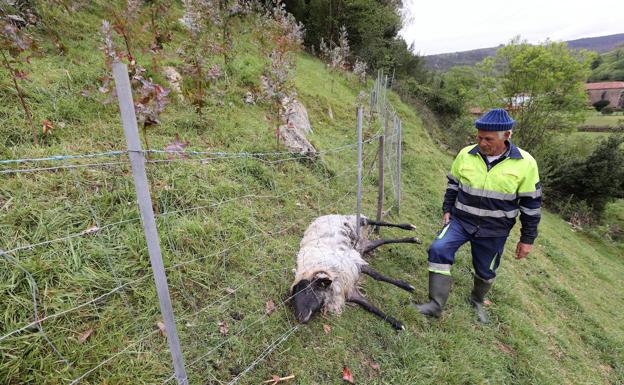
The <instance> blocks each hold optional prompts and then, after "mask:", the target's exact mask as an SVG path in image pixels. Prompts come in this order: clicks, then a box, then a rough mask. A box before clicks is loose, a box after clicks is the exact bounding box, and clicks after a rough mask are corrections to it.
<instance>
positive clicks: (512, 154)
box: [468, 140, 522, 159]
mask: <svg viewBox="0 0 624 385" xmlns="http://www.w3.org/2000/svg"><path fill="white" fill-rule="evenodd" d="M505 144H506V145H507V151H506V152H505V154H504V156H506V157H508V158H511V159H522V154H521V153H520V150H519V149H518V147H516V146H515V145H514V144H513V143H511V141H509V140H506V141H505ZM468 153H469V154H470V155H477V154H479V145H478V144H476V145H475V146H474V147H473V148H472V149H471V150H470V151H468Z"/></svg>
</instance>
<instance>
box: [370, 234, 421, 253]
mask: <svg viewBox="0 0 624 385" xmlns="http://www.w3.org/2000/svg"><path fill="white" fill-rule="evenodd" d="M388 243H422V242H420V239H418V238H416V237H409V238H399V239H374V240H372V241H370V240H367V241H365V243H364V248H363V250H362V253H363V254H366V253H368V252H370V251H373V250H375V249H376V248H378V247H379V246H382V245H387V244H388Z"/></svg>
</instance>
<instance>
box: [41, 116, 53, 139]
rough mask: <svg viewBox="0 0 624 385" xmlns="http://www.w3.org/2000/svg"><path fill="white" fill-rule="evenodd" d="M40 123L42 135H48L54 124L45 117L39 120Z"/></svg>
mask: <svg viewBox="0 0 624 385" xmlns="http://www.w3.org/2000/svg"><path fill="white" fill-rule="evenodd" d="M41 125H42V126H43V128H42V130H41V131H42V132H43V135H44V136H45V135H48V134H49V133H51V132H52V130H53V129H54V125H53V124H52V122H50V121H49V120H46V119H44V120H43V121H42V122H41Z"/></svg>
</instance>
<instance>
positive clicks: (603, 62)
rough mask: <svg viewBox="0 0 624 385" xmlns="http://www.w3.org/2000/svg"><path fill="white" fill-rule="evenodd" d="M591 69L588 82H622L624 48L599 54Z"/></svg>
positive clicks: (623, 77)
mask: <svg viewBox="0 0 624 385" xmlns="http://www.w3.org/2000/svg"><path fill="white" fill-rule="evenodd" d="M591 69H592V73H591V75H590V76H589V81H590V82H604V81H617V80H619V81H624V47H622V48H618V49H614V50H613V51H610V52H607V53H603V54H601V55H600V56H599V57H598V58H597V59H596V60H594V62H593V63H592V65H591Z"/></svg>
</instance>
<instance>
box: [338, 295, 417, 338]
mask: <svg viewBox="0 0 624 385" xmlns="http://www.w3.org/2000/svg"><path fill="white" fill-rule="evenodd" d="M347 301H349V302H353V303H356V304H358V305H360V306H362V307H363V308H364V309H365V310H367V311H368V312H370V313H373V314H374V315H376V316H377V317H379V318H381V319H382V320H384V321H386V322H388V323H389V324H390V325H392V327H393V328H395V329H396V330H405V326H403V324H402V323H401V322H399V321H398V320H396V319H394V318H392V317H390V316H388V315H386V314H385V313H384V312H382V311H381V310H379V309H377V308H376V307H375V306H374V305H371V303H370V302H368V300H367V299H366V298H364V296H363V295H362V294H360V293H359V292H357V291H356V292H355V293H354V294H352V295H351V297H349V298H347Z"/></svg>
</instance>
